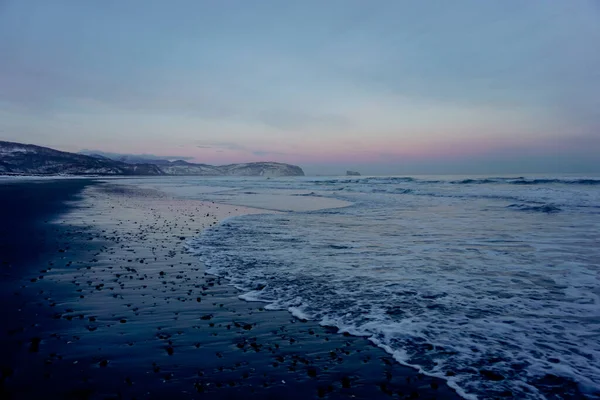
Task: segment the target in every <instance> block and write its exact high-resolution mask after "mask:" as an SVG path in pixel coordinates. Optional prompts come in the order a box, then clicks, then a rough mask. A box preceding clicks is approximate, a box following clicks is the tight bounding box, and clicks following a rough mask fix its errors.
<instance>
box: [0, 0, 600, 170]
mask: <svg viewBox="0 0 600 400" xmlns="http://www.w3.org/2000/svg"><path fill="white" fill-rule="evenodd" d="M0 139H4V140H12V141H19V142H27V143H35V144H39V145H45V146H50V147H54V148H59V149H63V150H68V151H78V150H81V149H83V148H87V149H97V150H103V151H109V152H123V153H136V154H140V153H151V154H156V155H173V154H175V155H180V156H182V157H192V158H193V159H195V160H197V161H199V162H206V163H214V164H224V163H230V162H243V161H262V160H272V161H280V162H289V163H295V164H298V165H300V166H302V167H304V168H305V170H306V171H307V172H308V173H325V174H327V173H339V172H344V171H345V170H346V169H358V170H360V171H361V172H363V173H371V174H404V173H520V172H523V173H526V172H548V173H550V172H576V173H586V172H600V1H596V0H568V1H558V0H556V1H554V0H547V1H523V0H489V1H481V0H456V1H447V0H425V1H417V0H414V1H413V0H411V1H408V0H407V1H402V0H390V1H386V0H364V1H363V0H361V1H354V0H318V1H312V0H302V1H285V0H278V1H274V0H273V1H252V0H239V1H227V0H219V1H201V0H189V1H184V0H170V1H166V0H127V1H123V0H101V1H100V0H97V1H96V0H89V1H79V0H52V1H48V0H0Z"/></svg>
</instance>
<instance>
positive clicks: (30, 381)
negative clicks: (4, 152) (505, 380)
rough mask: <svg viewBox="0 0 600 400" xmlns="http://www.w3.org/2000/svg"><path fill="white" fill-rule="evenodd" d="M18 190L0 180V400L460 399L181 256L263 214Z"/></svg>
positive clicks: (122, 196) (46, 186)
mask: <svg viewBox="0 0 600 400" xmlns="http://www.w3.org/2000/svg"><path fill="white" fill-rule="evenodd" d="M19 185H21V186H20V187H19V188H18V190H17V189H15V187H14V186H13V187H12V188H9V189H7V186H6V185H5V184H3V185H0V195H1V196H0V198H1V199H2V204H0V206H1V207H2V214H1V215H2V217H3V218H2V226H1V233H0V235H2V236H0V238H2V240H3V242H2V244H3V246H2V247H1V250H2V253H1V254H0V262H2V282H1V288H2V294H1V299H2V311H1V314H0V315H1V321H0V323H1V326H2V328H1V329H2V332H1V334H0V339H1V345H0V346H1V348H0V350H1V351H2V354H3V356H2V359H1V360H0V367H1V369H2V371H1V372H2V381H1V382H2V383H1V386H0V395H2V396H3V397H4V398H14V399H26V398H35V397H38V396H40V397H44V398H93V399H104V398H170V399H179V398H203V399H204V398H208V399H217V398H218V399H237V398H244V399H247V398H250V399H252V398H255V399H282V398H286V399H310V398H330V399H341V398H362V399H377V398H421V399H432V398H444V399H446V398H458V396H457V395H456V394H455V393H454V391H453V390H452V389H450V388H449V387H448V386H447V385H446V384H445V382H444V381H443V380H440V379H435V378H430V377H427V376H424V375H422V374H419V373H418V372H417V371H416V370H414V369H411V368H408V367H404V366H401V365H400V364H398V363H397V362H395V361H394V360H393V359H392V357H391V356H389V355H388V354H386V353H385V352H384V351H383V350H381V349H379V348H377V347H375V346H374V345H372V344H371V343H370V342H369V341H368V340H367V339H366V338H358V337H352V336H348V335H344V334H340V333H337V332H336V329H334V328H328V327H321V326H319V325H318V324H316V323H314V322H310V321H301V320H298V319H296V318H294V317H292V316H291V315H290V314H289V313H288V312H285V311H266V310H264V308H263V307H264V305H265V304H264V303H248V302H244V301H242V300H240V299H239V298H238V296H239V295H240V292H239V291H238V290H236V289H235V288H233V287H231V286H230V285H228V284H227V281H225V280H222V279H220V278H218V277H214V276H210V275H207V274H206V273H205V272H204V269H203V266H202V264H201V263H200V262H199V260H198V259H197V257H196V256H194V255H192V254H190V253H188V252H187V251H186V250H185V242H186V240H187V239H189V238H192V237H194V236H195V235H197V234H198V233H199V232H201V230H202V229H205V228H207V227H209V226H212V225H214V224H216V223H218V221H220V220H222V219H224V218H227V217H229V216H233V215H240V214H244V213H254V212H264V211H261V210H254V209H249V208H244V207H238V206H230V205H222V204H214V203H210V202H199V201H195V200H180V199H175V198H172V197H170V196H167V195H165V194H161V193H160V192H156V191H152V190H140V189H135V188H132V187H126V186H120V185H115V184H94V183H93V182H90V181H86V180H81V181H80V180H77V181H55V182H46V183H43V184H40V183H19ZM40 185H41V186H40ZM80 190H81V191H82V192H81V195H80V196H79V197H78V195H77V193H78V191H80ZM8 199H10V200H8ZM19 199H20V200H19ZM26 199H29V200H28V201H25V200H26ZM61 200H67V201H66V203H62V201H61ZM9 206H10V207H12V208H13V209H14V210H13V211H9V210H8V209H9ZM5 221H6V222H5ZM7 238H10V241H8V239H7Z"/></svg>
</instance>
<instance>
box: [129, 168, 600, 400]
mask: <svg viewBox="0 0 600 400" xmlns="http://www.w3.org/2000/svg"><path fill="white" fill-rule="evenodd" d="M174 179H175V180H174ZM140 181H142V184H143V185H145V186H147V187H154V188H158V189H161V190H165V191H167V192H172V193H174V194H177V195H179V196H183V197H188V198H196V199H201V200H208V201H214V202H216V203H219V202H220V203H229V204H238V205H247V206H253V207H260V208H264V209H266V210H278V212H266V213H265V214H257V215H247V216H241V217H235V218H230V219H227V220H225V221H224V222H223V223H222V224H220V225H218V226H214V227H212V228H210V229H208V230H206V231H204V232H203V233H202V234H201V235H200V236H198V237H197V238H195V239H193V240H191V241H190V242H189V247H190V249H191V250H192V251H194V252H196V253H197V255H198V257H199V258H200V259H201V260H202V261H203V262H204V263H205V265H206V266H207V270H208V272H210V273H212V274H215V275H219V276H222V277H225V278H227V279H229V280H230V282H231V284H233V285H235V286H236V287H238V288H239V289H241V290H242V291H243V293H244V294H243V295H242V298H244V299H245V300H248V301H263V302H267V303H268V305H267V308H270V309H286V310H289V311H290V312H291V313H292V314H294V315H295V316H297V317H298V318H304V319H310V320H315V321H318V322H319V323H321V324H323V325H328V326H335V327H338V328H339V329H340V330H341V331H342V332H348V333H350V334H353V335H360V336H366V337H369V338H370V340H371V341H372V342H373V343H374V344H375V345H377V346H380V347H382V348H383V349H385V350H386V351H388V352H389V353H391V354H392V355H393V356H394V358H395V359H396V360H397V361H398V362H400V363H402V364H405V365H409V366H413V367H415V368H418V369H419V370H420V371H422V372H423V373H426V374H429V375H434V376H439V377H443V378H444V379H446V380H447V381H448V383H449V384H450V385H451V386H452V387H454V388H455V389H456V390H457V391H458V392H459V394H461V396H463V397H465V398H489V397H495V396H510V395H512V396H514V397H516V398H520V399H550V398H574V397H577V396H578V395H577V394H576V393H578V391H580V392H583V393H585V394H586V395H587V396H589V397H590V398H600V178H598V177H534V176H530V177H527V176H526V177H518V176H515V177H481V176H478V177H448V176H442V177H432V176H427V177H336V178H331V177H302V178H198V177H194V178H169V179H168V180H165V179H164V178H158V179H157V178H151V179H145V180H140ZM140 181H138V183H139V182H140ZM123 183H126V181H125V182H123Z"/></svg>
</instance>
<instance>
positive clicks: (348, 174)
mask: <svg viewBox="0 0 600 400" xmlns="http://www.w3.org/2000/svg"><path fill="white" fill-rule="evenodd" d="M346 176H360V172H356V171H346Z"/></svg>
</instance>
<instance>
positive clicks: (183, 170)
mask: <svg viewBox="0 0 600 400" xmlns="http://www.w3.org/2000/svg"><path fill="white" fill-rule="evenodd" d="M141 161H144V162H142V163H137V162H136V163H132V162H124V161H120V160H115V159H112V158H108V157H106V156H104V155H95V154H93V155H84V154H75V153H68V152H64V151H58V150H54V149H50V148H47V147H41V146H35V145H31V144H21V143H13V142H3V141H0V174H2V175H179V176H183V175H187V176H230V175H233V176H274V177H275V176H303V175H304V171H302V169H301V168H300V167H297V166H295V165H289V164H282V163H275V162H255V163H245V164H230V165H222V166H214V165H207V164H194V163H189V162H187V161H182V160H178V161H168V160H152V161H150V160H141Z"/></svg>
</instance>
